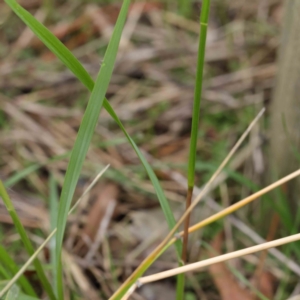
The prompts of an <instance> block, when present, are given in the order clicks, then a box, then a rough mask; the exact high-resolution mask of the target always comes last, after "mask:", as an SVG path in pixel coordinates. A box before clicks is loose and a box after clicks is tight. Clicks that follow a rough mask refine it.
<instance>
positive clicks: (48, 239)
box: [0, 165, 109, 299]
mask: <svg viewBox="0 0 300 300" xmlns="http://www.w3.org/2000/svg"><path fill="white" fill-rule="evenodd" d="M108 168H109V165H108V166H106V167H105V168H104V169H103V170H101V172H99V174H98V175H97V176H96V177H95V179H94V180H93V181H92V183H91V184H90V185H89V186H88V187H87V188H86V190H85V191H84V192H83V194H82V195H81V197H80V198H79V199H78V200H77V202H76V203H75V204H74V205H73V207H72V208H71V209H70V211H69V213H68V215H70V214H71V213H72V212H73V211H74V209H75V208H76V207H77V206H78V204H79V203H80V201H81V200H82V199H83V198H84V197H85V196H86V195H87V193H89V191H90V190H91V189H92V188H93V186H94V185H95V184H96V182H97V181H98V180H99V178H100V177H101V176H102V175H103V174H104V172H105V171H106V170H107V169H108ZM56 231H57V228H55V229H54V230H53V231H52V232H51V233H50V234H49V236H48V237H47V238H46V239H45V241H44V242H43V243H42V244H41V245H40V247H39V248H38V249H37V250H36V251H35V252H34V253H33V254H32V255H31V257H30V258H29V259H28V261H27V262H26V263H25V264H24V265H23V266H22V268H21V269H20V270H19V271H18V272H17V273H16V274H15V276H14V277H13V278H12V279H11V280H10V281H9V282H8V283H7V284H6V286H5V287H4V288H3V289H2V290H1V291H0V299H1V297H2V296H3V295H5V293H6V292H7V291H8V290H9V289H10V288H11V287H12V286H13V285H14V284H15V283H16V282H17V281H18V280H19V278H20V277H21V276H22V274H23V273H24V272H25V270H26V269H27V268H28V267H29V266H30V265H31V263H32V262H33V261H34V259H35V258H36V257H37V256H38V254H39V253H40V252H41V251H42V250H43V248H44V247H45V246H46V245H47V244H48V242H49V241H50V240H51V239H52V237H54V235H55V234H56Z"/></svg>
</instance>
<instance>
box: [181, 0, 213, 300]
mask: <svg viewBox="0 0 300 300" xmlns="http://www.w3.org/2000/svg"><path fill="white" fill-rule="evenodd" d="M181 2H187V1H183V0H181ZM185 4H187V3H185ZM209 8H210V0H204V1H202V8H201V16H200V38H199V44H198V58H197V70H196V81H195V91H194V104H193V117H192V130H191V140H190V149H189V161H188V190H187V198H186V210H188V209H189V207H190V205H191V203H192V195H193V189H194V185H195V165H196V154H197V141H198V127H199V117H200V104H201V94H202V83H203V70H204V57H205V46H206V34H207V22H208V15H209ZM189 224H190V215H188V216H187V218H186V219H185V223H184V236H183V247H182V256H181V257H182V261H183V262H184V263H186V261H187V248H188V236H189V234H188V228H189ZM183 276H184V275H183ZM180 287H181V289H182V290H180V288H179V287H177V291H176V299H177V300H181V299H183V298H184V297H183V295H184V279H180Z"/></svg>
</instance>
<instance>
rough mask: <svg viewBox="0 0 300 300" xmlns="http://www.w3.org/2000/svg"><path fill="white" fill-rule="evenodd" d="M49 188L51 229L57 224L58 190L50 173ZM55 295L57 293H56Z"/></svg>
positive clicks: (52, 258) (52, 248)
mask: <svg viewBox="0 0 300 300" xmlns="http://www.w3.org/2000/svg"><path fill="white" fill-rule="evenodd" d="M49 189H50V195H49V200H50V228H51V231H53V230H54V229H55V228H56V224H57V211H58V192H57V184H56V181H55V179H54V176H53V174H51V175H50V179H49ZM55 245H56V241H55V238H53V239H52V240H51V241H50V247H49V248H50V263H51V271H52V282H53V287H54V291H56V290H57V282H56V279H57V278H56V276H57V273H56V264H57V258H56V249H55ZM56 296H57V295H56Z"/></svg>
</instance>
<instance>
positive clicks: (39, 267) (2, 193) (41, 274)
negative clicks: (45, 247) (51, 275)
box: [0, 180, 56, 300]
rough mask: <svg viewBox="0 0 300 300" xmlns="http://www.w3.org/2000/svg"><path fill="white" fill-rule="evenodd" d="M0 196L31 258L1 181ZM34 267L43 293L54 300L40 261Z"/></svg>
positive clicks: (20, 226) (20, 225) (22, 232)
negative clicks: (43, 290)
mask: <svg viewBox="0 0 300 300" xmlns="http://www.w3.org/2000/svg"><path fill="white" fill-rule="evenodd" d="M0 196H1V198H2V200H3V202H4V204H5V206H6V209H7V211H8V213H9V214H10V216H11V218H12V220H13V222H14V226H15V228H16V230H17V231H18V233H19V235H20V237H21V240H22V242H23V244H24V246H25V249H26V251H27V253H28V254H29V255H30V256H31V255H32V254H33V253H34V248H33V246H32V244H31V241H30V239H29V238H28V236H27V234H26V231H25V228H24V227H23V225H22V223H21V221H20V219H19V217H18V215H17V212H16V210H15V208H14V206H13V203H12V201H11V199H10V198H9V196H8V194H7V192H6V190H5V187H4V185H3V183H2V181H1V180H0ZM34 267H35V270H36V272H37V275H38V277H39V279H40V280H41V283H42V285H43V287H44V289H45V292H46V293H47V294H48V296H49V298H50V299H51V300H56V297H55V295H54V293H53V291H52V288H51V285H50V283H49V281H48V279H47V277H46V275H45V273H44V270H43V267H42V264H41V263H40V261H39V260H38V259H35V260H34Z"/></svg>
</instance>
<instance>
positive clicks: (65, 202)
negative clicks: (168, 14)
mask: <svg viewBox="0 0 300 300" xmlns="http://www.w3.org/2000/svg"><path fill="white" fill-rule="evenodd" d="M5 2H6V3H7V4H8V6H9V7H10V8H11V9H12V10H13V11H14V12H15V13H16V15H17V16H18V17H19V18H20V19H21V20H22V21H23V22H24V23H25V24H26V25H27V26H28V27H29V28H30V29H31V30H32V31H33V33H34V34H35V35H36V36H37V37H38V38H39V39H40V40H41V41H42V42H43V43H44V44H45V46H47V47H48V48H49V49H50V50H51V52H52V53H53V54H55V55H56V56H57V57H58V58H59V59H60V60H61V61H62V63H63V64H64V65H65V66H66V67H67V68H68V69H69V70H70V71H71V72H72V73H73V74H74V75H75V76H76V77H77V78H78V80H80V81H81V82H82V83H83V84H84V86H85V87H86V88H87V89H88V90H89V91H90V92H91V95H90V98H89V101H88V104H87V107H86V109H85V112H84V115H83V118H82V121H81V125H80V127H79V130H78V134H77V137H76V141H75V143H74V145H73V149H72V151H71V154H70V158H69V163H68V167H67V171H66V174H65V177H64V184H63V186H62V191H61V194H60V197H59V196H58V193H57V184H56V182H55V179H54V177H53V176H50V179H49V187H50V196H49V199H50V213H51V218H50V219H51V222H50V223H51V233H50V235H49V236H48V237H47V238H46V239H45V241H44V242H43V243H42V244H41V245H40V246H39V247H38V249H37V250H34V247H33V245H32V243H31V241H30V239H29V238H28V236H27V234H26V231H25V229H24V227H23V225H22V223H21V221H20V218H19V216H18V214H17V212H16V210H15V208H14V206H13V202H12V201H11V199H10V197H9V195H8V193H7V191H6V189H5V187H4V184H3V183H2V181H0V196H1V198H2V200H3V202H4V204H5V206H6V208H7V210H8V212H9V214H10V216H11V218H12V220H13V222H14V226H15V229H16V230H17V232H18V233H19V235H20V237H21V240H22V242H23V244H24V246H25V249H26V251H27V253H28V255H29V256H30V258H29V260H28V261H27V262H26V263H25V264H24V265H23V267H22V268H20V269H19V268H18V267H17V265H16V264H15V263H14V261H13V259H12V258H11V257H10V256H9V254H8V253H7V252H6V251H5V249H4V248H3V247H1V246H0V259H1V260H5V261H6V267H7V269H8V273H11V275H12V276H13V277H12V279H11V280H9V282H8V283H7V284H6V285H5V287H4V288H3V289H2V290H1V291H0V297H3V296H5V295H6V298H5V299H17V298H18V299H21V300H22V299H23V300H24V299H25V300H26V299H37V298H36V297H37V295H36V292H35V291H34V289H33V287H32V286H31V284H30V283H29V282H28V280H27V279H26V278H25V277H24V275H23V274H24V271H25V270H26V269H27V268H28V267H29V266H30V265H31V264H32V263H33V264H34V268H35V270H36V272H37V275H38V278H39V280H40V282H41V285H42V286H43V289H44V291H45V292H46V293H47V295H48V297H49V299H51V300H57V299H59V300H63V299H64V289H63V286H64V280H63V267H64V266H63V264H62V261H61V256H62V250H63V239H64V234H65V229H66V224H67V218H68V215H69V214H70V213H71V212H72V211H73V210H74V209H75V208H76V206H77V205H78V203H79V201H80V200H81V199H82V198H83V197H84V195H86V194H87V193H88V192H89V191H90V189H91V188H92V187H93V185H94V184H95V183H96V182H97V180H98V179H99V178H100V176H101V175H102V174H103V173H104V172H105V170H106V169H107V168H105V169H104V170H103V171H102V172H101V173H100V174H99V175H98V176H97V177H96V178H95V180H94V181H93V182H92V184H91V185H90V186H89V187H88V189H87V190H86V191H85V192H84V194H83V196H82V197H81V198H80V199H79V200H78V201H77V202H76V203H75V205H73V207H72V208H71V204H72V200H73V197H74V192H75V188H76V185H77V183H78V179H79V177H80V174H81V171H82V166H83V163H84V160H85V157H86V155H87V152H88V150H89V146H90V143H91V140H92V137H93V134H94V131H95V128H96V125H97V122H98V119H99V114H100V111H101V108H102V106H103V107H104V108H105V110H106V111H107V112H108V114H109V115H110V116H111V117H112V119H113V120H114V121H115V123H116V124H117V125H118V126H119V128H120V129H121V131H122V132H123V134H124V135H125V137H126V139H127V141H128V142H129V143H130V145H131V147H132V148H133V150H134V151H135V153H136V154H137V156H138V158H139V159H140V161H141V163H142V165H143V167H144V169H145V171H146V173H147V175H148V177H149V179H150V180H151V182H152V184H153V187H154V189H155V192H156V196H157V198H158V200H159V202H160V205H161V209H162V211H163V213H164V216H165V219H166V222H167V224H168V227H169V230H170V231H169V233H168V235H167V236H166V237H165V239H164V240H163V241H162V242H161V243H160V244H159V246H158V247H157V248H155V249H154V251H152V252H151V254H150V255H149V256H148V257H147V258H146V259H145V260H144V261H143V262H142V263H141V264H140V265H139V266H138V267H137V269H136V270H135V271H134V272H133V273H132V274H131V275H130V276H129V278H128V279H127V280H126V281H124V283H123V284H122V285H121V286H120V287H119V288H118V289H117V290H116V291H115V293H114V294H113V295H112V296H111V298H110V299H127V298H128V297H130V295H131V294H132V293H133V292H134V291H135V289H136V288H137V287H139V286H140V285H142V284H146V283H149V282H153V281H156V280H160V279H163V278H167V277H170V276H175V275H177V276H178V277H177V278H178V280H177V291H176V299H177V300H180V299H184V286H185V284H184V274H185V273H186V272H190V271H195V270H198V269H199V268H203V267H205V266H209V265H210V264H214V263H217V262H223V261H226V260H229V259H232V258H236V257H240V256H242V255H247V254H249V253H255V252H257V251H262V250H266V249H269V248H271V247H277V246H280V245H283V244H287V243H291V242H295V241H298V240H300V235H299V234H293V235H291V236H288V237H285V238H282V239H278V240H275V241H272V242H267V243H264V244H262V245H256V246H253V247H249V248H246V249H242V250H238V251H235V252H232V253H227V254H224V255H220V256H218V257H215V258H211V259H208V260H204V261H200V262H196V263H192V264H189V265H184V264H185V263H186V261H187V245H188V235H189V233H191V232H194V231H196V230H198V229H200V228H203V227H204V226H206V225H208V224H211V223H212V222H215V221H217V220H219V219H221V218H223V217H225V216H226V215H228V214H231V213H233V212H234V211H236V210H238V209H239V208H241V207H243V206H245V205H247V204H249V203H251V202H252V201H254V200H256V199H257V198H259V197H261V196H262V195H263V194H265V193H267V192H269V191H271V190H273V189H274V188H276V187H278V186H279V185H282V184H284V183H286V182H287V181H289V180H291V179H293V178H295V177H297V176H299V175H300V171H299V170H298V171H296V172H294V173H292V174H290V175H288V176H286V177H284V178H282V179H281V180H279V181H277V182H275V183H274V184H272V185H270V186H268V187H266V188H264V189H262V190H260V191H258V192H256V193H254V194H253V195H251V196H249V197H246V198H245V199H243V200H241V201H239V202H237V203H236V204H233V205H231V206H229V207H227V208H226V209H224V210H222V211H220V212H218V213H216V214H214V215H212V216H210V217H209V218H207V219H204V220H202V221H200V222H199V223H197V224H195V225H193V226H190V225H189V223H190V213H191V212H192V210H193V209H194V208H195V206H196V205H197V204H198V203H199V201H200V200H201V199H203V197H205V195H206V193H207V192H208V191H209V190H210V188H211V186H212V184H213V182H214V181H215V180H216V179H217V177H218V176H219V175H220V173H221V172H222V171H223V169H224V167H225V165H226V164H227V163H228V162H229V160H230V159H231V158H232V156H233V155H234V153H235V152H236V150H237V149H238V147H239V146H240V145H241V144H242V142H243V141H244V140H245V138H246V137H247V135H248V134H249V132H250V130H251V129H252V128H253V127H254V125H255V124H256V122H257V121H258V119H259V118H260V117H261V115H262V114H263V112H264V110H262V111H261V112H260V113H259V114H258V116H257V117H256V118H255V119H254V121H253V122H252V123H251V124H250V125H249V127H248V128H247V130H246V131H245V132H244V134H243V135H242V136H241V137H240V139H239V140H238V142H237V143H236V144H235V146H234V147H233V148H232V150H231V151H230V152H229V154H228V155H227V156H226V158H225V159H224V161H223V162H222V163H221V165H220V166H219V167H218V168H217V170H216V171H215V172H214V174H213V175H212V177H211V178H210V179H209V181H208V182H207V184H206V185H205V187H204V189H203V190H202V191H201V192H200V194H199V195H198V196H197V197H196V199H195V200H194V201H193V202H192V195H193V189H194V186H195V169H196V154H197V141H198V128H199V117H200V104H201V93H202V84H203V69H204V58H205V45H206V35H207V26H208V16H209V9H210V0H204V1H203V3H202V10H201V17H200V39H199V45H198V60H197V67H196V80H195V89H194V106H193V116H192V127H191V138H190V147H189V161H188V191H187V197H186V210H185V213H184V214H183V215H182V217H181V218H180V219H179V221H178V222H176V220H175V218H174V215H173V212H172V210H171V208H170V205H169V203H168V200H167V198H166V197H165V195H164V191H163V189H162V187H161V184H160V182H159V180H158V178H157V176H156V174H155V172H154V171H153V169H152V167H151V166H150V164H149V163H148V162H147V160H146V158H145V157H144V155H143V153H142V152H141V150H140V149H139V148H138V146H137V145H136V143H135V141H134V140H133V139H132V137H131V136H130V135H129V133H128V132H127V131H126V129H125V127H124V125H123V123H122V122H121V120H120V119H119V117H118V115H117V114H116V112H115V111H114V109H113V108H112V106H111V105H110V103H109V102H108V100H107V99H106V93H107V89H108V86H109V83H110V81H111V76H112V73H113V69H114V64H115V61H116V58H117V54H118V49H119V44H120V41H121V36H122V30H123V27H124V25H125V22H126V17H127V14H128V10H129V7H130V0H124V1H123V4H122V7H121V10H120V13H119V16H118V19H117V21H116V24H115V27H114V30H113V32H112V36H111V39H110V41H109V44H108V46H107V49H106V51H105V55H104V59H103V61H102V64H101V67H100V70H99V73H98V76H97V78H96V81H95V82H94V81H93V80H92V77H91V76H90V75H89V74H88V72H87V71H86V70H85V68H84V67H83V66H82V64H81V63H80V62H79V61H78V60H77V59H76V57H75V56H74V55H73V54H72V52H71V51H69V50H68V49H67V47H66V46H64V45H63V44H62V42H60V40H59V39H58V38H56V37H55V35H53V34H52V33H51V32H50V31H49V30H48V29H47V28H46V27H45V26H44V25H42V24H41V23H40V22H39V21H37V19H35V18H34V17H33V16H32V15H31V14H30V13H29V12H28V11H26V10H25V9H24V8H23V7H22V6H20V5H19V4H18V3H17V2H16V1H15V0H5ZM187 3H188V5H189V7H191V6H190V2H189V1H183V0H181V1H180V9H181V12H182V13H183V14H188V12H187V8H185V7H184V5H185V4H187ZM68 155H69V153H68V154H67V156H68ZM63 157H65V156H63ZM55 159H56V158H55ZM57 159H60V158H59V157H58V158H57ZM39 167H40V165H37V164H35V165H32V166H30V167H28V168H27V169H26V170H24V172H22V173H19V174H17V175H16V176H14V177H13V178H11V179H10V180H9V181H8V182H7V183H6V185H7V186H11V185H12V184H13V183H14V182H17V181H18V180H20V179H21V178H23V177H24V176H26V175H28V174H29V173H30V172H33V171H35V170H36V169H37V168H39ZM58 198H59V200H58ZM70 208H71V209H70ZM56 212H58V213H57V214H56ZM298 221H299V218H297V222H298ZM182 224H184V230H183V231H182V232H178V231H179V228H180V226H181V225H182ZM292 233H295V228H293V232H292ZM55 235H56V236H55ZM54 237H55V238H54ZM181 238H183V242H182V241H181ZM49 242H51V243H52V244H51V245H50V253H51V270H52V274H51V275H52V276H51V279H52V280H51V281H49V279H48V277H47V276H46V273H45V267H43V264H42V263H41V261H40V260H39V259H38V255H39V253H40V252H41V251H42V249H43V248H44V247H45V246H46V245H47V243H49ZM173 244H175V249H176V253H177V259H178V262H179V267H178V268H175V269H172V270H168V271H165V272H161V273H158V274H154V275H150V276H145V277H142V276H143V274H144V272H145V271H146V270H147V269H148V268H149V267H150V266H151V265H152V264H153V262H154V261H155V260H156V259H157V258H158V257H159V256H160V255H161V254H162V253H163V252H164V251H165V250H166V249H167V248H168V247H170V246H171V245H173ZM5 275H6V276H7V275H8V274H5ZM50 282H51V283H50ZM20 288H21V289H22V291H21V289H20ZM23 292H24V293H26V294H23Z"/></svg>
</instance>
